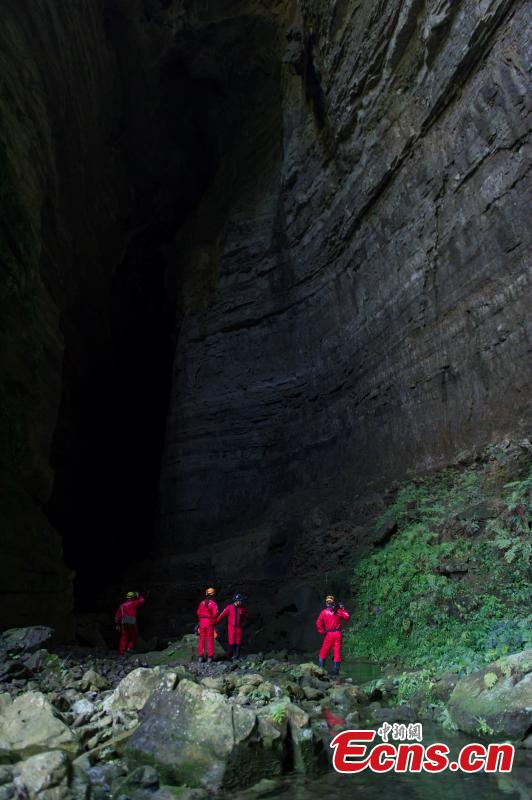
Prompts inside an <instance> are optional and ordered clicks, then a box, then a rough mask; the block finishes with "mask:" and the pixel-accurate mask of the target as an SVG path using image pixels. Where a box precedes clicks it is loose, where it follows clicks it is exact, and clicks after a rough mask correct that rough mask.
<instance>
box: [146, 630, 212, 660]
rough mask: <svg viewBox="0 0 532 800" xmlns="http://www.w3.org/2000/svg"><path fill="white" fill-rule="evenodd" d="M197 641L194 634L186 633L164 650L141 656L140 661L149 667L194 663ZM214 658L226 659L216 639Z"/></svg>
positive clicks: (196, 655)
mask: <svg viewBox="0 0 532 800" xmlns="http://www.w3.org/2000/svg"><path fill="white" fill-rule="evenodd" d="M198 641H199V638H198V636H197V635H196V634H195V633H187V635H186V636H183V638H182V639H179V640H178V641H176V642H170V644H169V645H168V647H166V648H165V649H164V650H158V651H155V652H153V653H145V654H143V656H142V661H143V662H144V663H145V664H148V666H150V667H158V666H164V665H165V664H175V663H177V662H179V661H187V662H189V661H196V659H197V658H198ZM214 658H215V660H221V659H225V658H227V653H226V652H225V650H224V649H223V647H222V645H221V644H220V641H219V640H218V639H215V641H214Z"/></svg>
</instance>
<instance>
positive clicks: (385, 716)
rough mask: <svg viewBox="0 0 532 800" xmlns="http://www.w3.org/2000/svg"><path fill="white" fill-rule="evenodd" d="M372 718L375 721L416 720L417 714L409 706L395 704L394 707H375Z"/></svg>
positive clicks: (392, 722) (391, 722)
mask: <svg viewBox="0 0 532 800" xmlns="http://www.w3.org/2000/svg"><path fill="white" fill-rule="evenodd" d="M371 718H372V719H373V720H374V721H375V722H389V723H390V724H391V725H393V724H394V723H395V722H405V723H407V722H416V720H417V714H416V713H415V711H414V710H413V709H412V708H410V707H409V706H394V707H393V708H373V709H372V710H371Z"/></svg>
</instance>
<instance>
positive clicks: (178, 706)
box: [127, 680, 284, 791]
mask: <svg viewBox="0 0 532 800" xmlns="http://www.w3.org/2000/svg"><path fill="white" fill-rule="evenodd" d="M142 717H143V719H144V721H143V723H142V724H141V726H140V728H138V730H137V731H136V732H135V733H134V734H133V736H132V737H131V739H130V741H129V744H128V746H127V755H128V759H129V760H130V762H131V763H132V764H138V763H145V764H149V765H154V766H155V767H156V768H157V770H158V772H159V775H160V777H161V779H162V781H163V782H169V783H172V784H186V785H187V786H191V787H199V788H208V789H209V790H211V791H218V790H221V789H224V790H230V789H234V788H235V787H239V786H249V785H251V784H253V783H255V782H256V781H257V780H259V779H260V778H261V777H268V776H272V775H277V774H279V773H280V772H281V770H282V765H283V758H284V746H283V740H282V736H281V734H280V733H279V732H278V731H276V732H274V731H273V728H272V726H269V727H268V733H267V735H266V734H265V732H264V731H263V732H262V734H261V731H260V730H259V723H258V720H257V715H256V714H255V712H254V711H252V710H251V709H249V708H242V707H240V706H239V705H236V704H234V703H231V702H230V701H229V700H228V699H227V698H225V697H224V696H222V695H221V694H220V693H219V692H217V691H212V690H210V689H206V688H204V687H202V686H199V685H197V684H195V683H192V682H191V681H189V680H182V681H181V682H180V683H179V685H178V687H177V689H176V690H175V691H174V692H165V693H162V694H159V695H156V696H155V697H154V700H153V702H149V703H148V704H147V706H145V708H144V710H143V712H142Z"/></svg>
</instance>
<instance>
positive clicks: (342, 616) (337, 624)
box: [316, 594, 349, 674]
mask: <svg viewBox="0 0 532 800" xmlns="http://www.w3.org/2000/svg"><path fill="white" fill-rule="evenodd" d="M348 619H349V614H348V613H347V611H346V610H345V608H344V607H343V605H342V604H341V603H337V602H336V600H335V598H334V597H333V595H332V594H329V595H327V597H326V598H325V608H324V609H323V611H321V612H320V615H319V616H318V619H317V620H316V628H317V629H318V633H319V634H320V635H321V636H323V644H322V646H321V650H320V655H319V664H320V667H324V666H325V659H326V658H327V656H328V655H329V653H330V651H331V649H332V650H333V672H335V673H336V674H338V673H339V672H340V662H341V660H342V623H343V622H344V621H345V622H347V620H348Z"/></svg>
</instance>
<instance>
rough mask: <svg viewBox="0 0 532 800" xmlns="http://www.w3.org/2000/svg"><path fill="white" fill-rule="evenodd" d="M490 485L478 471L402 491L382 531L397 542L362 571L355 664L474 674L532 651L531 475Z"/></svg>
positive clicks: (352, 643)
mask: <svg viewBox="0 0 532 800" xmlns="http://www.w3.org/2000/svg"><path fill="white" fill-rule="evenodd" d="M488 478H490V480H491V476H489V475H488V467H480V466H479V467H476V468H474V469H469V470H465V471H463V472H458V471H456V470H455V471H447V472H445V473H443V474H440V475H439V476H437V477H435V478H431V479H426V480H419V481H416V482H414V483H409V484H406V485H404V486H403V487H402V488H401V489H400V490H399V492H398V493H397V496H396V499H395V501H394V502H393V503H392V504H391V505H390V506H389V508H388V509H387V510H386V511H385V513H384V514H383V515H382V516H381V517H380V518H379V519H378V520H377V522H376V526H378V527H381V526H382V525H383V524H385V523H387V524H389V523H390V522H391V521H392V520H395V522H396V523H397V533H396V534H395V535H394V536H393V537H392V539H391V541H390V542H389V543H388V544H387V545H386V546H385V547H384V548H383V549H381V550H379V551H378V552H373V553H371V554H370V555H367V556H366V557H365V558H363V559H362V560H361V561H360V562H359V563H358V565H357V566H356V568H355V575H354V580H353V591H354V597H355V609H354V614H353V620H356V622H355V625H354V626H353V628H352V630H351V632H350V634H348V647H349V649H350V651H351V652H352V653H353V654H354V655H356V656H359V657H368V658H371V659H373V660H376V661H380V662H388V663H390V662H395V663H400V664H403V665H407V666H410V667H422V668H430V669H436V670H444V669H454V670H456V671H459V672H469V671H471V670H472V669H476V668H478V667H480V666H482V665H483V664H484V663H486V662H489V661H493V660H495V659H496V658H498V657H500V656H503V655H506V654H508V653H512V652H518V651H520V650H522V649H524V648H525V647H527V646H530V643H531V641H532V630H531V621H532V617H531V616H530V614H529V609H530V599H531V587H530V582H529V563H530V555H531V537H530V533H531V527H532V499H531V498H532V470H531V471H530V472H529V474H528V475H527V476H526V477H523V478H522V479H521V480H519V481H512V483H510V484H506V485H505V486H503V487H500V488H499V490H498V491H497V490H494V489H493V485H492V482H490V480H488ZM487 487H490V488H489V489H488V488H487Z"/></svg>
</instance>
